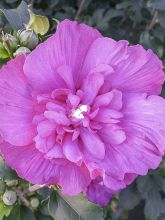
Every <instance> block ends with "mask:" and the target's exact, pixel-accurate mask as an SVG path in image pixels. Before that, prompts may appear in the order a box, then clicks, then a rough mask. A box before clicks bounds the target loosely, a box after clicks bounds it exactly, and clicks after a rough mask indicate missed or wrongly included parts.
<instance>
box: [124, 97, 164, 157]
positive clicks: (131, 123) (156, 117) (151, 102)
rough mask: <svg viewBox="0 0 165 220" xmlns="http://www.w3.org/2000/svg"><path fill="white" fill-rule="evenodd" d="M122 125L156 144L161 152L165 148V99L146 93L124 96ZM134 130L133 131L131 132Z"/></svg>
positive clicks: (128, 131) (129, 132)
mask: <svg viewBox="0 0 165 220" xmlns="http://www.w3.org/2000/svg"><path fill="white" fill-rule="evenodd" d="M123 103H125V104H124V108H123V114H124V118H123V121H122V126H123V127H124V129H125V130H126V131H127V133H128V134H132V136H133V135H134V136H135V137H136V136H137V135H136V134H139V135H140V134H141V136H137V137H139V138H142V139H143V140H144V141H146V142H147V141H148V143H149V144H151V145H154V146H155V147H156V148H157V149H158V152H160V153H161V154H163V153H164V150H165V124H164V120H162V119H163V118H165V100H164V99H163V98H161V97H159V96H154V95H152V96H147V95H146V94H134V95H133V94H126V95H124V98H123ZM131 130H132V132H131Z"/></svg>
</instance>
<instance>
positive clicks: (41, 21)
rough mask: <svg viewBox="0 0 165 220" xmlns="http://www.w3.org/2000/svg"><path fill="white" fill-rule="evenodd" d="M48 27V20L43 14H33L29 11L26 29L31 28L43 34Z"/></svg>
mask: <svg viewBox="0 0 165 220" xmlns="http://www.w3.org/2000/svg"><path fill="white" fill-rule="evenodd" d="M49 27H50V24H49V20H48V18H47V17H45V16H41V15H35V14H34V13H33V12H32V11H30V21H29V23H28V24H27V25H26V29H32V30H34V31H35V32H36V33H37V34H41V35H44V34H46V33H47V32H48V30H49Z"/></svg>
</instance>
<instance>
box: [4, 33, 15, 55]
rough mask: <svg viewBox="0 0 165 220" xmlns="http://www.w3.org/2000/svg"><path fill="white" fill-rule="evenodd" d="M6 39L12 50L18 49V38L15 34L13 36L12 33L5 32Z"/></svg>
mask: <svg viewBox="0 0 165 220" xmlns="http://www.w3.org/2000/svg"><path fill="white" fill-rule="evenodd" d="M4 40H5V41H6V42H7V43H8V45H9V47H10V50H12V51H15V50H16V48H17V46H18V40H17V39H16V38H15V37H14V36H12V35H11V34H5V39H4Z"/></svg>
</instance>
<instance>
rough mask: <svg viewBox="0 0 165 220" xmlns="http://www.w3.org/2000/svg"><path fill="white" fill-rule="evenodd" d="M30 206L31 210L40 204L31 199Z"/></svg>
mask: <svg viewBox="0 0 165 220" xmlns="http://www.w3.org/2000/svg"><path fill="white" fill-rule="evenodd" d="M30 204H31V206H32V207H33V208H37V207H38V206H39V204H40V202H39V200H38V199H37V198H32V199H31V200H30Z"/></svg>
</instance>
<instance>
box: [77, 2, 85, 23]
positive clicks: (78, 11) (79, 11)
mask: <svg viewBox="0 0 165 220" xmlns="http://www.w3.org/2000/svg"><path fill="white" fill-rule="evenodd" d="M84 2H85V0H81V2H80V5H79V8H78V10H77V13H76V16H75V18H74V20H78V17H79V15H80V13H81V11H82V8H83V5H84Z"/></svg>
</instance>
